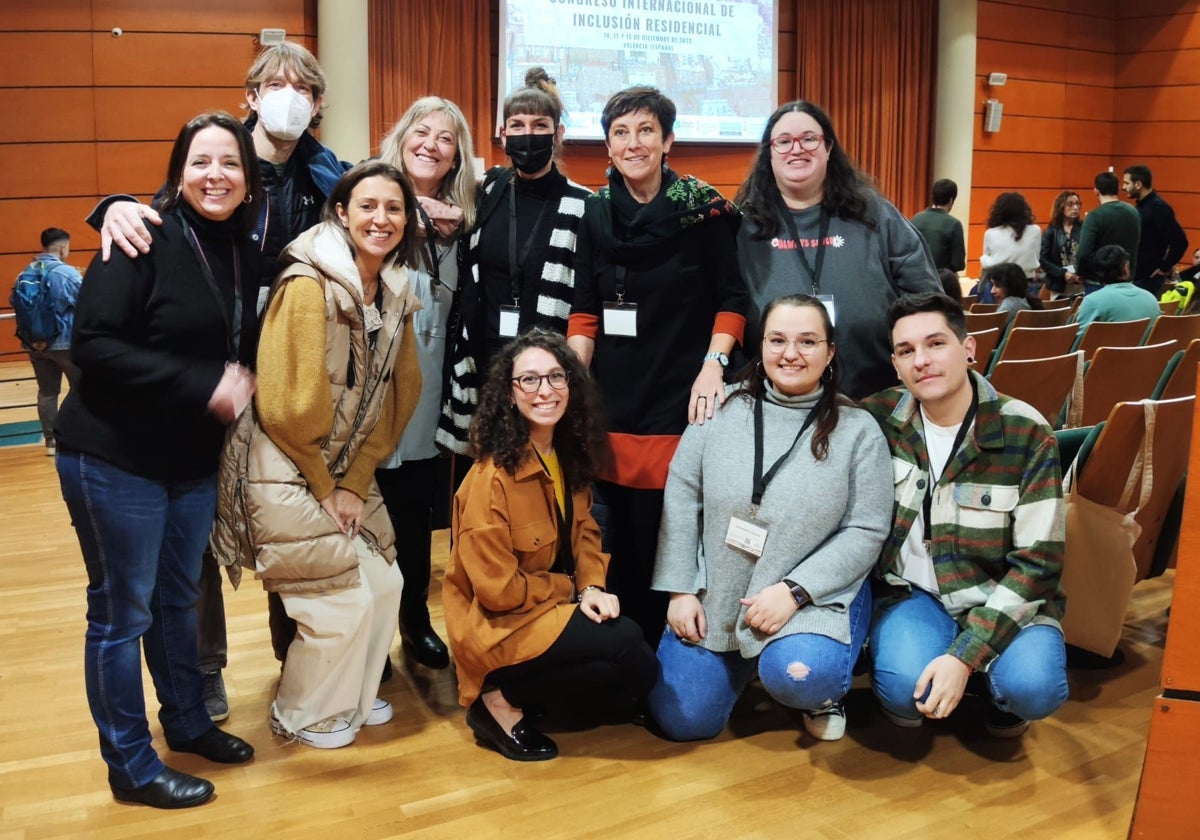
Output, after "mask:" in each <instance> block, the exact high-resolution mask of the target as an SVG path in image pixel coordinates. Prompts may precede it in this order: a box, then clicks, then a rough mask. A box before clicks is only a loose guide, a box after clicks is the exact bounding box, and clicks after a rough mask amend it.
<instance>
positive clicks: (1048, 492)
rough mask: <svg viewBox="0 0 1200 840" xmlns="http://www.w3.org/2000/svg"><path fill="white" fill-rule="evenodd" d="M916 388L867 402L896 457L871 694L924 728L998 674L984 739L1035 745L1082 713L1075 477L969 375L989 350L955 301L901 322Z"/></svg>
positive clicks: (899, 367)
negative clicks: (1074, 642) (1067, 566)
mask: <svg viewBox="0 0 1200 840" xmlns="http://www.w3.org/2000/svg"><path fill="white" fill-rule="evenodd" d="M888 321H889V324H890V326H891V334H892V341H893V342H894V346H895V352H894V360H895V365H896V372H897V373H898V374H899V376H900V381H901V382H903V383H904V386H903V387H902V388H892V389H890V390H887V391H884V392H882V393H880V394H876V395H875V396H873V397H871V398H870V399H869V400H866V401H865V402H864V407H865V408H867V409H868V410H869V411H871V413H872V414H874V415H875V419H876V420H878V421H879V423H880V425H881V426H882V427H883V433H884V435H885V436H886V437H887V440H888V445H889V446H890V447H891V451H892V462H893V471H894V473H895V475H896V476H899V478H897V480H896V483H895V495H896V510H895V527H894V528H893V529H892V530H891V531H890V532H889V534H888V536H887V540H886V542H885V543H884V547H883V553H882V555H881V556H880V559H879V567H878V571H877V573H876V587H875V598H876V601H877V606H876V610H875V616H874V618H873V619H872V622H871V632H870V640H869V642H868V647H869V649H870V651H871V656H872V659H873V671H872V675H871V686H872V688H873V689H874V691H875V696H876V698H877V699H878V700H879V703H880V705H881V706H882V708H883V712H884V715H885V716H886V717H887V718H888V720H890V721H891V722H892V723H894V724H896V725H897V726H902V727H918V726H920V725H921V724H922V723H923V721H924V719H925V718H927V717H928V718H931V719H933V720H940V719H943V718H946V717H948V716H949V715H950V714H951V713H952V712H953V711H954V710H955V708H956V707H957V706H958V704H959V701H960V700H961V699H962V697H963V692H964V690H965V689H966V686H967V678H968V677H969V676H970V675H971V673H972V672H977V673H982V674H984V675H985V682H986V685H987V689H988V693H989V694H990V698H989V700H990V702H988V704H987V712H986V720H985V726H986V729H987V731H988V732H989V733H990V734H991V735H993V736H994V737H998V738H1016V737H1020V736H1021V735H1022V734H1024V732H1025V731H1026V730H1027V729H1028V728H1029V721H1030V720H1038V719H1041V718H1044V717H1047V716H1048V715H1050V714H1053V713H1054V711H1055V710H1056V709H1057V708H1058V707H1059V706H1061V705H1062V704H1063V703H1064V702H1066V699H1067V693H1068V689H1067V670H1066V646H1065V645H1064V643H1063V635H1062V628H1061V627H1060V625H1059V621H1060V620H1061V619H1062V615H1063V605H1064V601H1065V599H1064V597H1063V593H1062V589H1061V588H1060V586H1059V579H1060V577H1061V575H1062V562H1063V532H1064V524H1063V501H1062V475H1061V474H1060V470H1059V464H1058V446H1057V444H1056V442H1055V439H1054V432H1053V431H1051V429H1050V427H1049V426H1048V425H1047V424H1046V421H1045V420H1044V419H1042V417H1041V415H1039V414H1038V413H1037V412H1036V411H1035V410H1034V409H1033V408H1031V407H1030V406H1028V405H1026V404H1025V403H1023V402H1020V401H1019V400H1014V399H1011V398H1009V397H1006V396H1003V395H1001V394H998V393H996V391H995V389H993V388H992V386H991V384H990V383H989V382H988V381H987V380H986V379H985V378H984V377H983V376H981V375H980V374H978V373H976V372H974V371H972V370H971V369H970V367H969V365H970V359H971V357H972V356H973V355H974V354H975V339H974V338H973V337H971V336H969V335H967V328H966V318H965V316H964V315H963V311H962V307H960V306H959V305H958V304H957V303H955V302H954V301H952V300H950V299H949V298H947V297H945V296H944V295H941V294H932V295H914V296H911V297H907V298H901V299H900V300H899V301H897V302H896V303H895V304H894V305H893V306H892V309H891V311H890V312H889V313H888Z"/></svg>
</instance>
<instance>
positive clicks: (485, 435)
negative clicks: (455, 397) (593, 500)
mask: <svg viewBox="0 0 1200 840" xmlns="http://www.w3.org/2000/svg"><path fill="white" fill-rule="evenodd" d="M533 349H540V350H545V351H546V352H547V353H550V354H551V355H552V356H554V358H555V359H557V360H558V363H559V364H560V365H562V369H563V370H565V371H566V372H567V381H568V383H569V384H568V386H567V387H568V389H569V391H568V394H569V398H568V400H567V409H566V411H565V412H564V413H563V417H562V419H561V420H560V421H558V425H557V426H555V427H554V451H555V452H556V453H557V454H558V463H559V465H560V466H561V467H562V472H563V481H564V483H565V484H566V486H567V489H568V490H569V491H575V490H578V489H580V488H581V487H586V486H587V485H588V484H589V483H591V481H592V479H594V478H595V477H596V476H597V475H598V474H599V473H600V472H601V471H602V470H603V469H604V468H605V467H607V466H608V463H609V459H610V457H611V454H610V452H609V448H608V437H607V435H606V434H605V431H606V430H605V428H604V422H603V419H602V416H601V411H600V396H599V394H598V392H597V391H596V386H595V385H594V384H593V383H592V380H591V377H589V376H588V372H587V368H585V367H584V366H583V363H582V362H580V361H579V357H578V356H576V355H575V351H574V350H572V349H571V348H570V347H568V346H567V340H566V339H565V338H563V337H562V336H561V335H559V334H558V333H556V332H551V331H550V330H547V329H543V328H541V327H533V328H531V329H529V330H527V331H526V332H523V333H521V334H520V335H519V336H517V337H516V338H514V339H513V340H512V341H510V342H509V343H508V345H506V346H505V348H504V349H503V350H501V351H500V352H499V353H498V354H497V355H496V357H495V358H494V359H493V360H492V364H491V367H489V368H488V375H487V381H485V382H484V385H483V388H482V389H481V390H480V392H479V408H478V409H477V410H476V412H475V417H474V418H473V419H472V420H471V429H470V431H469V433H468V441H469V443H470V454H471V457H472V458H475V459H476V460H480V459H482V458H491V459H492V460H493V461H494V462H495V463H496V465H497V466H499V467H502V468H503V469H505V470H507V471H508V473H509V474H510V475H511V474H515V473H516V471H517V468H518V467H520V466H521V464H522V463H523V462H524V461H525V459H526V458H528V457H529V427H528V425H527V424H526V422H525V418H524V417H522V416H521V414H520V413H519V412H518V411H517V410H516V407H515V406H514V404H513V388H515V387H516V385H514V384H513V381H512V378H513V363H514V362H515V361H516V360H517V357H518V356H520V355H521V354H522V353H524V352H525V351H526V350H533Z"/></svg>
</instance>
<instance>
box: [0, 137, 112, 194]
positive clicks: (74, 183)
mask: <svg viewBox="0 0 1200 840" xmlns="http://www.w3.org/2000/svg"><path fill="white" fill-rule="evenodd" d="M0 172H3V173H4V195H5V197H7V198H35V197H50V196H78V195H94V194H95V192H96V146H95V144H93V143H35V144H10V145H0Z"/></svg>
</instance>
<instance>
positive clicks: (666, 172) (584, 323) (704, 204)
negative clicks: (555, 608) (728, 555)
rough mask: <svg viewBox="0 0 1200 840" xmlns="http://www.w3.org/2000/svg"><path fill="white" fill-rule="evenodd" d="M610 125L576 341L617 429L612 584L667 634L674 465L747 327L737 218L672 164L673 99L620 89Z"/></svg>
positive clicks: (611, 476)
mask: <svg viewBox="0 0 1200 840" xmlns="http://www.w3.org/2000/svg"><path fill="white" fill-rule="evenodd" d="M600 122H601V126H602V127H603V128H604V132H605V137H606V140H605V143H606V145H607V146H608V152H609V157H610V158H611V160H612V166H611V167H610V168H609V171H608V186H607V187H605V188H603V189H602V190H601V191H600V193H599V195H597V196H594V197H591V198H589V199H588V200H587V205H586V208H585V210H584V216H583V225H582V228H581V230H580V234H579V241H578V243H577V245H576V252H575V253H576V258H575V307H574V309H573V310H572V314H571V318H570V322H569V325H568V329H567V337H568V341H569V343H570V344H571V346H572V347H573V348H574V349H575V351H576V352H577V353H579V355H580V357H581V358H582V359H583V361H584V363H585V364H591V367H592V374H593V376H594V377H595V378H596V381H597V383H598V385H599V387H600V391H601V394H602V395H603V397H604V405H605V409H606V411H607V414H608V420H609V424H610V425H609V428H610V429H611V433H610V435H609V440H610V442H611V444H612V449H613V467H612V469H611V470H610V471H609V473H608V474H607V475H606V476H605V479H606V480H605V481H601V482H599V485H598V496H599V497H600V498H599V499H598V501H600V502H602V503H603V504H604V505H606V506H607V519H606V521H605V522H602V523H601V524H602V526H603V527H604V528H605V545H606V548H607V550H608V551H609V552H610V553H611V554H612V557H613V559H612V565H611V567H610V570H609V583H610V585H611V586H612V587H613V589H614V590H615V591H616V593H617V594H618V595H619V596H620V598H621V599H622V610H623V611H624V612H625V614H626V615H629V616H630V617H632V618H633V619H634V620H635V621H637V622H638V624H640V625H641V627H642V630H643V632H644V633H645V634H646V637H647V639H649V640H651V641H652V642H657V640H658V637H659V636H660V635H662V628H663V621H664V618H665V615H666V602H665V598H664V597H663V595H662V593H651V592H650V575H651V572H652V570H653V568H654V555H655V549H656V547H657V542H658V525H659V519H660V518H661V514H662V495H663V493H662V491H663V487H664V486H665V484H666V478H667V467H668V465H669V464H670V462H671V456H672V455H674V453H675V447H676V446H677V445H678V443H679V436H680V435H681V434H682V433H683V430H684V428H686V427H687V424H688V423H689V422H699V423H703V422H704V420H705V419H706V418H708V417H712V413H713V410H714V409H715V408H716V406H717V405H718V403H719V402H723V401H724V398H725V389H724V385H723V372H724V366H725V365H726V364H727V363H728V355H729V353H730V352H731V351H732V350H733V347H734V345H735V344H736V343H737V342H740V341H741V338H742V329H743V327H744V326H745V290H744V287H743V284H742V281H741V277H740V275H739V273H738V267H737V253H736V244H735V235H736V231H737V220H738V217H737V211H736V208H735V207H734V206H733V203H732V202H730V201H729V200H727V199H725V198H723V197H722V196H721V194H720V193H718V192H717V191H716V190H715V189H713V188H712V187H710V186H709V185H708V184H705V183H704V182H703V181H699V180H697V179H696V178H693V177H692V176H690V175H687V176H679V175H677V174H676V173H675V172H673V171H672V170H671V169H670V168H669V167H668V166H667V164H666V155H667V152H668V151H670V148H671V142H672V140H674V134H673V132H672V129H673V127H674V124H675V105H674V103H672V102H671V100H670V99H668V98H667V97H665V96H663V95H662V94H661V93H659V92H658V91H657V90H655V89H654V88H650V87H633V88H629V89H627V90H623V91H621V92H620V93H617V94H615V95H614V96H613V97H612V98H611V99H609V101H608V103H607V104H606V105H605V106H604V111H603V114H602V115H601V119H600ZM602 516H603V514H602ZM598 518H601V517H598Z"/></svg>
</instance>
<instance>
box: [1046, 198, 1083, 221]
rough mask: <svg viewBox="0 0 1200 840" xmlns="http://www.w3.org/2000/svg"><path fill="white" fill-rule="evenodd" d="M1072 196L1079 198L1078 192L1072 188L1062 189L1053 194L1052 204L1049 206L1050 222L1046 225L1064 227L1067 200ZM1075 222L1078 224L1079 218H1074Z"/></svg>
mask: <svg viewBox="0 0 1200 840" xmlns="http://www.w3.org/2000/svg"><path fill="white" fill-rule="evenodd" d="M1072 196H1074V197H1075V198H1079V193H1077V192H1075V191H1074V190H1063V191H1062V192H1060V193H1059V194H1058V195H1056V196H1054V204H1053V205H1051V207H1050V223H1049V225H1047V226H1048V227H1065V226H1066V220H1067V200H1068V199H1070V198H1071V197H1072ZM1075 224H1079V220H1078V219H1076V220H1075Z"/></svg>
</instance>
